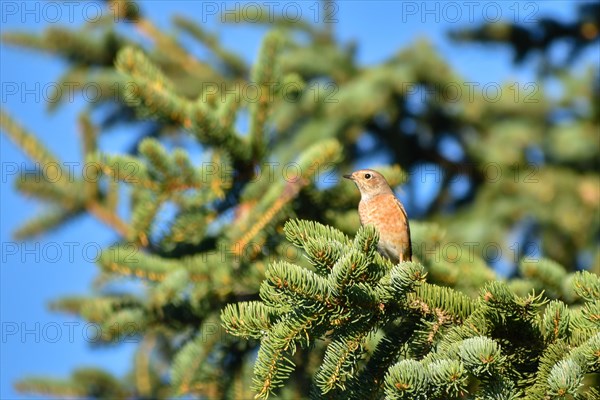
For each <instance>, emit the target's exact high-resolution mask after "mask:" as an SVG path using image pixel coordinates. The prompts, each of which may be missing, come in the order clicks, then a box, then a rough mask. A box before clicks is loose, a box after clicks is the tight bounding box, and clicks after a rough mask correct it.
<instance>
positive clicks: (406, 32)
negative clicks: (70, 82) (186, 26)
mask: <svg viewBox="0 0 600 400" xmlns="http://www.w3.org/2000/svg"><path fill="white" fill-rule="evenodd" d="M201 3H202V2H194V1H166V0H161V1H146V2H142V3H141V6H142V9H143V11H144V13H145V14H146V15H147V16H149V17H150V19H152V20H153V21H155V23H157V24H158V25H159V26H160V27H164V28H169V27H170V23H169V18H170V17H171V16H172V15H173V14H175V13H180V14H183V15H185V16H187V17H189V18H195V19H198V20H201V21H202V20H205V21H206V23H207V24H208V26H210V27H212V28H214V29H215V30H216V31H217V32H218V33H219V35H220V36H221V38H222V39H223V41H224V43H225V45H226V46H228V47H229V48H231V49H233V50H236V51H239V52H240V53H241V54H242V55H243V56H244V57H245V58H246V59H247V60H252V59H253V58H254V56H255V54H256V53H257V50H258V47H259V44H260V39H261V37H262V35H263V34H264V29H262V28H258V27H256V26H252V25H251V24H250V25H243V26H239V27H238V26H231V25H220V24H218V19H217V18H216V16H215V11H218V10H219V8H221V6H222V4H223V3H222V2H220V1H219V2H214V3H213V2H204V3H203V4H204V6H203V5H202V4H201ZM255 3H256V2H255ZM258 3H259V4H262V3H261V2H260V1H259V2H258ZM467 3H468V2H450V3H448V2H443V1H440V2H421V1H419V2H404V3H402V2H399V1H398V2H396V1H369V2H367V1H345V2H340V3H339V4H338V8H336V9H332V10H331V11H332V13H331V15H329V17H330V18H332V19H336V20H337V22H334V31H335V34H336V36H337V37H338V38H339V39H340V40H341V41H342V42H348V41H350V40H355V41H356V42H357V44H358V57H359V60H360V61H361V62H362V63H363V64H371V63H378V62H380V61H382V60H385V59H386V58H387V57H389V56H391V55H392V54H393V53H394V52H397V51H398V50H399V49H401V48H403V47H405V46H407V45H409V44H410V43H412V42H413V41H414V40H415V39H417V38H423V37H424V38H428V39H429V40H430V41H431V42H432V43H434V45H435V46H436V47H437V48H438V50H439V51H440V53H441V54H442V55H443V56H444V57H445V58H446V59H447V60H448V61H449V62H450V64H451V65H452V66H453V67H454V68H455V69H456V70H457V71H458V72H459V73H460V74H462V75H463V76H464V77H468V78H469V79H471V80H473V81H477V82H482V83H487V82H502V81H503V80H508V79H510V80H519V81H521V82H528V81H532V80H533V73H532V70H531V68H528V67H524V68H513V67H512V66H511V64H510V60H511V58H512V54H511V53H510V52H508V51H506V50H504V49H501V48H499V47H490V48H482V47H481V46H465V45H462V46H457V45H456V44H454V43H452V42H450V41H449V40H447V39H446V36H445V32H447V30H448V29H451V28H456V27H461V26H465V25H467V24H468V23H470V22H477V23H478V22H482V21H484V20H485V19H488V20H494V19H496V18H500V19H502V20H510V21H513V20H515V19H516V20H518V21H520V22H527V21H528V19H527V18H529V20H535V19H536V18H539V17H542V16H561V17H564V18H570V17H572V16H574V14H575V13H574V5H573V2H570V1H546V2H539V3H535V2H516V1H515V2H513V1H509V2H481V3H479V2H477V4H476V5H475V6H472V8H469V6H467V5H466V4H467ZM48 4H50V5H48ZM75 4H76V5H75V6H73V7H70V8H69V7H66V6H61V5H60V4H59V3H55V2H34V1H28V2H11V1H4V2H3V3H0V7H2V9H1V11H2V12H1V14H0V18H2V21H1V24H2V25H1V27H2V28H1V30H2V32H5V31H10V30H16V29H23V30H32V29H33V30H36V31H41V30H43V29H45V28H47V27H51V26H56V25H62V24H67V23H70V22H71V19H73V21H74V23H76V24H80V23H81V22H82V20H83V18H84V16H87V17H88V18H95V15H96V14H95V12H96V10H97V9H98V8H96V7H94V6H87V8H86V7H84V5H86V4H88V3H87V2H79V3H75ZM236 4H237V5H236ZM270 4H275V5H274V6H273V7H274V8H273V9H272V10H273V13H274V15H285V16H287V17H289V18H293V17H294V15H296V13H297V12H300V13H302V15H304V16H307V17H308V18H310V19H315V18H318V19H322V18H324V17H325V16H324V15H320V16H317V15H315V10H316V9H315V7H314V5H315V4H316V1H303V2H274V3H270ZM448 4H450V5H448ZM236 6H237V7H247V3H245V2H241V3H234V2H229V3H227V7H229V8H228V9H233V8H234V7H236ZM52 7H54V8H52ZM90 7H91V8H90ZM215 7H216V9H215ZM246 10H247V11H248V12H251V11H252V10H251V9H249V8H246ZM103 12H105V10H104V9H103ZM284 13H285V14H284ZM0 56H1V57H2V63H1V64H0V80H1V82H2V85H3V86H2V91H1V93H2V105H1V106H2V107H3V108H4V109H5V110H7V111H8V112H9V113H10V114H12V115H13V117H15V118H16V119H17V120H18V121H20V122H21V123H22V124H24V125H25V126H26V127H27V128H28V129H30V130H31V131H32V132H35V133H37V134H38V135H39V136H40V137H41V138H42V140H43V141H44V142H45V143H46V144H47V146H48V147H49V148H50V149H51V150H52V151H53V152H54V153H55V154H57V155H58V156H59V157H60V158H61V159H62V160H63V161H70V162H81V159H80V151H79V145H80V143H79V139H78V134H77V123H76V121H77V115H78V113H79V111H80V110H81V109H82V108H83V107H84V106H85V104H84V103H83V102H82V101H79V100H77V101H74V102H72V103H71V104H67V105H65V106H63V107H61V108H60V109H59V110H58V111H57V112H56V113H55V114H52V115H49V114H47V113H46V111H45V104H44V102H43V97H44V95H45V94H44V91H45V90H46V88H51V84H52V82H54V81H56V80H57V79H58V77H59V76H60V74H61V73H62V72H64V71H63V66H64V64H63V63H62V62H60V61H57V60H56V59H55V58H53V57H51V56H49V55H46V54H42V53H38V52H33V51H25V50H22V49H18V48H13V47H8V46H5V45H1V47H0ZM14 84H17V85H18V87H19V91H18V93H17V94H16V95H15V94H8V93H7V90H6V89H7V88H8V87H9V86H7V85H14ZM36 85H37V86H36ZM49 85H50V86H49ZM11 87H14V86H11ZM23 88H27V89H29V90H32V93H30V94H24V92H23ZM23 96H25V98H23ZM124 133H125V132H120V131H117V130H115V131H114V132H110V133H109V134H108V135H106V136H104V137H103V138H102V141H101V145H102V147H103V149H105V150H113V151H118V150H120V149H121V148H122V147H123V144H124V142H123V141H122V140H120V139H119V137H123V136H124ZM0 156H1V160H2V182H1V191H2V193H1V202H2V204H1V210H2V214H1V221H0V222H1V223H0V225H1V226H0V241H1V242H2V252H1V253H2V267H1V270H0V278H1V294H0V301H1V304H0V311H1V315H0V319H1V322H2V332H1V334H2V338H1V342H0V345H1V357H0V371H1V378H0V398H2V399H13V398H25V397H24V396H22V395H19V394H17V393H15V392H14V390H13V389H12V386H11V383H12V382H13V381H14V380H16V379H17V378H19V377H22V376H24V375H26V374H35V375H52V376H56V377H66V376H67V375H68V374H69V373H70V371H72V370H73V369H74V368H76V367H79V366H85V365H88V366H100V367H105V368H107V369H108V370H110V371H112V372H114V373H116V374H117V375H119V376H122V375H123V374H124V373H126V371H127V369H128V367H129V365H130V361H131V357H132V354H133V350H134V348H135V346H134V345H131V344H129V345H122V346H119V347H111V348H108V349H92V348H91V347H90V345H89V340H86V337H87V338H93V337H94V336H95V334H96V331H95V330H94V329H93V328H92V327H88V326H86V323H85V321H81V320H78V319H77V318H75V317H71V316H64V315H62V314H55V313H51V312H49V311H48V310H47V307H46V305H47V303H48V302H49V301H51V300H53V299H56V298H59V297H61V296H63V295H66V294H82V295H84V294H88V293H90V290H91V285H92V280H93V279H94V277H95V276H96V275H97V268H96V267H95V265H94V263H93V262H92V261H91V260H93V259H94V257H95V252H96V249H97V248H100V247H104V246H105V245H107V244H109V243H111V241H113V240H114V239H115V236H113V234H112V232H110V231H109V230H107V229H105V228H104V227H103V226H101V225H99V224H98V223H96V222H94V221H93V220H91V219H89V218H85V219H81V220H78V221H77V222H75V223H73V224H69V225H68V226H65V227H64V228H63V229H60V230H58V231H56V232H55V233H53V234H52V235H50V236H47V237H41V238H38V239H36V240H34V241H29V242H27V243H19V242H15V241H14V240H13V239H12V237H11V232H12V231H13V230H14V229H15V227H16V226H17V225H18V224H19V223H20V222H21V221H23V220H24V219H26V218H28V217H30V216H32V215H34V214H35V213H37V212H39V211H40V210H42V207H41V205H40V204H39V203H37V202H35V201H33V200H30V199H27V198H23V197H21V196H20V195H18V194H17V193H15V191H14V190H13V183H12V182H13V176H12V175H11V171H12V167H13V166H21V165H28V164H27V163H28V160H27V159H26V158H25V157H24V156H23V154H22V153H21V152H20V151H19V149H17V148H16V147H15V146H14V145H13V144H12V143H11V142H9V141H8V140H7V139H6V137H4V136H0ZM424 196H426V193H425V194H424Z"/></svg>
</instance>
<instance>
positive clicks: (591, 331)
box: [0, 1, 600, 400]
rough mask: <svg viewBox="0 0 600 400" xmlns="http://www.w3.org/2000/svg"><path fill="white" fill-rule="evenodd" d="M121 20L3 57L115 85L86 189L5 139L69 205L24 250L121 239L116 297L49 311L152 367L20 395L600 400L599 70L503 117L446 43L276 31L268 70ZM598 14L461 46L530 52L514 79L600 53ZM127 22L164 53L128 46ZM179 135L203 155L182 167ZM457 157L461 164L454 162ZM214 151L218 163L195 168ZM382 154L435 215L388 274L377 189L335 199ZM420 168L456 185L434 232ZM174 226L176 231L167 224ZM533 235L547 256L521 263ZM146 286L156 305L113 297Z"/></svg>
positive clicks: (13, 127)
mask: <svg viewBox="0 0 600 400" xmlns="http://www.w3.org/2000/svg"><path fill="white" fill-rule="evenodd" d="M150 6H151V5H148V7H150ZM106 7H107V8H108V9H110V10H111V11H112V12H114V13H116V16H117V18H106V19H103V20H100V21H94V22H93V23H89V24H87V25H86V26H84V27H82V28H81V29H73V28H56V27H53V28H50V29H48V30H46V31H45V32H43V33H41V34H32V33H29V32H6V33H4V34H3V35H2V41H3V42H4V43H5V44H8V45H15V46H22V47H26V48H33V49H37V50H40V51H46V52H49V53H51V54H53V55H55V56H57V57H61V58H62V59H64V60H65V61H66V62H67V65H68V68H67V69H66V71H65V73H64V74H63V75H62V76H61V77H60V81H59V84H60V83H61V82H62V83H64V82H69V83H70V84H72V83H73V82H77V83H79V85H76V87H79V88H82V87H85V84H86V83H89V82H93V83H94V84H96V85H99V87H101V88H102V90H101V91H100V93H101V97H100V98H99V99H98V100H97V101H96V102H93V103H90V104H88V105H87V108H86V109H84V110H82V112H81V116H80V119H79V127H80V134H81V142H82V149H83V156H84V159H85V160H86V167H85V169H83V171H82V173H81V175H80V176H79V177H78V179H76V180H73V181H71V180H66V179H64V180H60V179H59V180H54V179H50V178H49V177H48V176H46V175H45V171H46V169H45V168H43V167H44V166H46V165H50V164H54V165H62V161H61V159H60V157H59V155H55V154H52V153H51V152H50V151H49V150H48V149H47V148H46V147H45V145H44V140H43V135H45V134H46V135H49V134H50V133H51V132H38V133H36V134H34V133H31V132H29V131H28V130H27V128H26V126H25V124H24V123H23V122H20V121H16V120H14V119H13V118H12V117H11V116H10V112H9V110H2V113H1V115H0V117H1V119H0V121H1V128H2V132H3V133H4V134H5V135H6V136H7V137H9V138H10V139H11V140H12V141H13V142H15V143H16V145H17V146H19V147H20V148H21V149H22V150H23V152H24V153H25V154H27V156H28V157H29V158H30V159H31V160H32V161H33V162H35V163H36V165H38V166H39V167H40V168H39V171H38V175H37V176H33V175H32V174H30V173H28V174H22V175H21V176H19V177H18V178H17V179H16V181H15V183H16V188H17V189H18V190H19V191H20V192H22V193H23V194H24V195H28V196H32V197H34V198H37V199H39V200H40V201H41V202H43V203H45V204H47V205H48V208H47V212H46V213H44V214H41V215H35V216H33V218H32V219H31V220H29V221H26V222H25V223H24V224H23V225H22V226H21V227H19V229H18V230H17V231H16V232H15V236H16V237H18V238H19V239H22V240H27V239H29V238H32V237H34V236H35V235H39V234H51V231H52V230H53V229H54V228H56V227H59V226H61V225H63V224H64V223H66V222H67V221H71V220H74V219H77V218H80V217H82V216H83V215H91V216H93V217H94V218H96V219H97V220H98V221H99V222H101V223H103V224H106V225H107V226H109V227H111V228H112V229H113V230H114V232H115V235H116V236H115V243H114V245H112V246H110V247H108V248H106V249H104V250H103V253H102V256H101V257H100V259H99V261H98V267H99V269H100V278H99V280H98V282H99V283H100V284H99V288H97V289H95V290H94V291H91V292H90V294H89V295H88V296H81V297H65V298H61V299H58V300H56V301H55V302H54V303H53V304H52V307H53V308H54V309H56V310H57V311H62V312H68V313H74V314H76V315H78V316H80V317H81V318H83V319H85V320H87V321H90V322H94V323H97V324H99V325H100V326H101V327H102V328H103V329H102V330H101V331H102V332H103V337H102V341H103V342H104V343H106V344H111V343H118V342H119V341H120V340H122V339H123V338H124V337H125V336H132V335H133V336H135V337H137V338H139V339H140V345H139V349H138V352H137V354H136V358H135V362H134V363H133V365H132V367H131V373H130V374H129V375H127V376H125V377H116V376H113V375H111V374H110V373H108V372H105V371H102V370H100V369H94V368H81V369H77V370H75V371H73V373H72V375H71V376H70V377H65V378H64V379H62V380H56V379H51V378H46V377H24V378H23V379H22V380H21V381H19V382H17V383H16V387H17V389H18V390H20V391H23V392H34V393H41V394H46V395H50V396H55V397H65V396H75V397H86V398H110V399H114V398H140V399H141V398H173V397H177V396H192V397H194V398H207V399H216V398H225V399H247V398H252V397H253V396H257V397H258V398H267V397H269V396H271V395H275V394H277V395H279V396H281V398H285V399H287V398H308V397H311V398H331V399H340V398H348V399H371V398H372V399H378V398H389V399H452V398H460V399H540V400H541V399H551V398H560V399H571V398H573V399H598V398H600V391H598V389H597V387H598V385H599V384H600V378H599V374H600V278H599V277H598V272H600V255H599V252H598V235H599V233H600V223H599V220H598V212H599V204H600V189H599V183H600V176H599V171H598V166H599V165H598V160H599V158H598V156H599V155H600V149H599V146H598V136H597V133H598V127H599V125H600V113H599V112H598V111H599V108H598V104H599V103H598V100H599V99H598V96H599V93H600V91H599V90H598V88H599V76H598V69H597V67H598V66H597V65H595V66H590V67H589V69H588V70H587V72H586V73H584V74H579V73H577V71H575V70H573V68H572V67H571V65H570V64H569V63H564V64H558V65H554V64H552V63H549V62H547V60H546V58H542V62H540V64H539V65H540V67H539V80H538V81H536V82H535V83H532V86H531V87H529V88H525V87H520V86H514V85H515V84H514V83H511V82H507V83H505V84H503V85H502V86H501V88H502V92H503V93H504V95H503V96H501V97H500V98H499V99H498V100H494V101H490V99H489V98H488V97H486V94H485V93H482V92H481V91H475V92H474V95H473V97H471V96H466V95H462V96H458V98H457V97H456V96H454V94H453V92H451V91H449V88H450V89H451V88H453V87H462V88H467V87H468V85H467V82H468V79H467V78H464V77H461V76H459V75H458V74H457V73H456V72H454V71H453V69H452V68H451V67H450V65H449V63H448V62H446V61H445V60H444V59H443V58H442V57H441V56H440V55H439V54H438V53H437V52H436V50H435V49H434V48H433V46H431V45H430V44H429V43H427V42H425V41H418V42H416V43H414V44H413V45H411V46H409V47H408V48H404V49H400V50H399V51H398V53H396V54H393V55H390V57H389V58H388V59H387V60H386V61H385V62H382V63H380V64H378V65H373V66H369V67H365V66H362V65H359V64H358V63H357V60H356V55H355V49H354V47H353V46H350V45H347V44H345V43H340V42H339V41H338V40H337V39H336V38H335V35H334V33H333V31H332V27H331V26H329V25H327V24H321V25H315V24H312V23H310V22H309V21H300V22H296V23H290V22H289V21H286V20H279V19H276V20H275V21H266V20H265V21H259V23H264V24H265V25H269V31H268V33H266V34H265V36H264V38H263V41H262V45H261V48H260V51H259V53H258V55H257V57H256V60H255V61H254V62H253V63H252V64H251V65H248V64H247V62H246V61H245V60H244V59H243V58H241V57H240V56H239V55H237V54H235V53H233V52H231V51H230V50H228V49H227V48H225V47H224V46H223V45H222V44H221V42H220V40H219V38H218V37H217V36H215V35H214V34H213V33H212V32H208V31H206V29H205V28H204V27H203V26H202V24H201V23H199V21H194V20H192V19H189V18H187V17H183V16H178V17H175V18H174V19H173V27H174V29H175V32H174V33H173V32H170V31H169V32H167V31H163V30H161V29H159V28H158V27H157V26H156V25H154V24H153V22H152V21H150V20H149V19H147V18H146V17H145V15H144V14H143V12H142V11H141V10H142V9H141V8H140V7H139V6H138V5H134V3H131V2H126V1H124V2H119V1H110V2H108V4H107V5H106ZM329 7H331V4H330V3H329V2H327V1H326V2H324V3H323V10H328V9H329ZM598 10H599V7H598V6H597V5H590V4H586V5H583V6H581V7H580V14H579V18H578V19H577V20H576V21H567V22H563V21H554V20H549V19H545V20H543V21H541V22H540V23H539V24H538V25H535V26H533V27H523V26H519V25H517V24H512V25H511V24H506V23H495V24H487V25H484V26H481V27H478V28H476V29H468V30H459V31H456V32H453V37H455V38H456V39H457V40H460V41H484V42H499V43H504V44H508V45H510V46H512V48H514V49H515V54H516V55H515V61H517V62H520V61H521V60H523V59H524V58H525V57H527V56H528V55H529V54H531V53H533V52H535V51H541V52H542V53H545V52H547V51H548V49H549V47H550V46H551V45H552V43H554V42H556V41H561V40H565V41H567V42H568V40H569V39H573V40H571V41H570V42H568V45H570V46H572V53H571V55H572V57H571V59H573V58H576V56H577V55H578V54H579V53H580V52H581V49H583V48H587V47H589V46H596V47H597V44H598V30H599V27H600V23H599V22H598V20H597V16H598V14H599V13H598ZM590 12H591V14H590ZM264 15H267V14H266V13H265V14H264ZM589 15H595V16H596V19H593V18H589V17H588V16H589ZM230 17H231V15H230ZM233 19H234V20H235V19H236V18H233ZM240 20H242V21H243V18H241V19H240ZM124 21H127V22H128V23H130V24H131V25H132V26H133V27H135V29H137V30H138V31H139V32H141V33H142V34H143V35H145V37H146V38H148V39H149V40H150V42H151V45H150V46H144V45H142V44H141V43H140V42H138V41H136V40H135V39H134V37H133V36H128V35H126V34H124V33H123V32H122V30H120V29H119V24H122V23H124ZM549 21H550V22H553V23H550V22H549ZM182 38H185V39H186V40H193V41H196V42H197V44H200V45H201V46H203V47H204V49H206V50H207V51H208V52H210V57H207V58H206V59H204V58H199V57H197V56H195V55H194V53H193V52H192V51H191V50H189V49H188V48H187V47H186V46H185V45H184V44H183V43H184V41H183V40H182ZM550 78H552V79H554V80H555V81H556V82H559V83H560V86H561V94H560V96H559V97H558V98H556V97H553V96H551V95H550V94H549V93H548V90H547V88H546V84H547V83H548V79H550ZM515 88H518V89H520V91H519V90H515ZM242 91H243V93H245V95H240V93H241V92H242ZM251 91H252V93H255V94H256V96H254V95H251V94H249V93H250V92H251ZM423 93H428V95H427V96H425V97H423ZM507 93H510V94H511V95H506V94H507ZM57 96H60V93H57ZM415 101H416V102H418V103H419V106H418V107H415V106H414V103H415ZM65 102H66V99H60V101H57V102H54V103H52V104H50V105H49V109H50V111H54V110H55V109H56V108H57V107H61V106H65V105H64V103H65ZM243 121H247V123H242V122H243ZM116 124H124V125H126V126H128V127H129V128H130V129H131V131H132V132H135V131H138V130H140V129H143V130H144V134H143V135H142V136H143V138H142V139H141V140H140V141H139V142H138V143H136V145H135V146H134V148H132V149H123V152H121V153H110V154H109V153H107V152H106V151H104V150H103V149H102V148H101V147H100V146H99V145H98V142H99V141H98V139H99V137H100V135H102V134H103V132H105V131H107V130H108V129H110V128H111V127H113V126H114V125H116ZM173 137H176V138H187V139H188V140H189V141H188V142H187V143H190V142H191V143H193V144H191V145H190V146H189V148H184V147H177V148H172V147H170V146H169V145H168V144H167V143H168V139H169V138H173ZM365 141H366V142H369V141H371V142H373V143H375V144H374V146H371V147H370V148H369V146H365V145H364V142H365ZM449 142H451V143H453V144H454V145H456V146H457V147H459V148H460V151H459V153H460V154H459V156H458V157H448V155H447V152H446V151H445V149H444V146H445V144H447V143H449ZM198 149H200V151H201V153H202V156H201V157H200V161H198V157H194V156H192V155H191V154H192V153H191V151H192V150H194V151H197V150H198ZM382 149H384V150H382ZM374 155H379V156H381V157H383V158H384V159H386V160H389V162H388V163H387V164H386V165H380V166H372V167H373V168H375V169H378V170H379V171H380V172H382V173H383V175H384V176H386V178H387V180H388V181H389V183H390V185H391V186H392V187H394V188H397V187H399V185H401V184H406V185H405V188H406V191H407V193H408V200H409V201H408V207H409V208H410V207H411V206H412V208H413V209H414V210H415V215H416V216H418V217H419V218H418V220H417V219H415V218H414V217H413V220H411V231H412V235H413V246H414V254H415V257H414V258H415V259H414V261H413V262H405V263H400V264H398V265H393V264H392V263H391V262H390V261H389V260H387V259H385V258H383V257H382V256H380V255H379V253H377V251H376V244H377V241H378V234H377V232H376V231H375V230H374V229H373V228H372V227H370V226H366V227H360V226H359V221H358V215H357V212H356V206H357V204H358V201H359V198H358V192H357V191H356V190H355V188H354V187H353V186H352V185H351V184H348V183H347V182H345V181H343V180H340V179H339V176H340V172H342V173H345V172H349V171H350V170H352V169H353V167H354V166H356V165H357V164H359V163H363V164H364V163H365V162H368V161H370V160H372V159H373V158H374ZM423 164H433V165H435V167H436V168H437V169H436V171H438V172H439V176H440V177H441V179H440V180H441V182H440V185H439V190H437V192H436V193H435V195H434V198H433V200H432V201H431V203H430V204H428V205H427V206H426V207H425V208H424V209H421V210H420V212H418V211H419V210H418V207H415V204H414V193H415V191H414V187H415V186H418V185H419V184H422V182H421V181H420V178H419V177H417V176H415V174H414V172H415V171H418V170H419V167H420V166H422V165H423ZM490 168H494V170H493V171H491V170H490ZM490 173H494V174H495V175H494V176H493V177H490V175H489V174H490ZM460 179H462V180H464V181H465V182H466V187H467V190H465V191H463V192H462V193H461V192H460V191H457V190H456V188H455V182H456V181H457V180H460ZM123 202H126V204H127V205H128V209H129V212H128V213H127V214H124V213H123V212H122V210H120V208H119V207H118V205H119V203H123ZM164 210H171V211H172V212H170V213H169V214H170V215H171V216H169V217H168V218H166V220H165V218H164V213H162V212H161V211H164ZM519 227H521V228H523V230H524V231H525V235H524V240H523V241H521V242H531V241H535V243H539V249H538V250H539V251H538V252H535V253H531V254H530V253H529V250H528V249H526V248H522V247H518V248H514V247H512V244H511V243H510V241H509V239H508V237H509V235H510V234H511V232H513V231H514V230H515V229H516V228H519ZM475 241H476V242H475ZM486 244H494V246H495V247H497V248H498V249H499V251H500V252H501V253H502V254H505V255H506V254H511V255H513V256H514V259H512V260H511V259H509V260H508V261H514V263H515V266H516V267H515V272H514V273H513V274H512V276H510V277H508V278H505V277H502V276H499V275H498V274H497V273H496V272H495V271H494V269H493V268H492V266H493V265H492V264H493V262H494V261H497V260H494V258H495V257H493V256H490V254H488V253H487V252H485V251H482V247H485V246H486ZM539 254H541V255H542V256H543V257H541V258H540V257H539ZM454 255H455V256H454ZM528 256H531V257H528ZM127 280H136V281H138V280H139V281H143V282H144V283H145V284H146V286H145V288H146V290H145V291H144V292H143V293H128V292H123V293H121V294H115V293H114V292H110V291H108V290H105V289H104V288H103V287H102V285H106V284H107V283H109V282H111V283H117V284H118V283H119V282H123V281H127ZM115 324H117V326H127V327H128V328H130V329H118V330H115V329H110V327H111V326H115Z"/></svg>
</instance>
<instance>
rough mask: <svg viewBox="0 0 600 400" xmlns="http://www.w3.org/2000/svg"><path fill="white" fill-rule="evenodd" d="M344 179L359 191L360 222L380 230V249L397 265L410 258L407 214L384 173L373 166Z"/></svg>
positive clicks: (410, 249) (410, 248)
mask: <svg viewBox="0 0 600 400" xmlns="http://www.w3.org/2000/svg"><path fill="white" fill-rule="evenodd" d="M344 178H347V179H350V180H352V181H354V183H355V184H356V186H357V187H358V190H359V191H360V203H358V216H359V218H360V223H361V224H362V225H374V226H375V228H376V229H377V230H378V231H379V244H378V246H377V248H378V250H379V252H380V253H381V254H382V255H383V256H385V257H387V258H389V259H390V260H392V262H394V263H395V264H397V263H398V262H401V261H411V260H412V246H411V242H410V227H409V225H408V217H407V215H406V211H405V210H404V207H403V206H402V203H400V200H398V199H397V198H396V196H395V195H394V192H393V191H392V188H390V185H389V184H388V183H387V181H386V180H385V178H384V177H383V175H381V174H380V173H379V172H377V171H374V170H372V169H361V170H359V171H355V172H353V173H352V174H351V175H344Z"/></svg>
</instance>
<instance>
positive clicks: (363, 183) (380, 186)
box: [344, 169, 393, 200]
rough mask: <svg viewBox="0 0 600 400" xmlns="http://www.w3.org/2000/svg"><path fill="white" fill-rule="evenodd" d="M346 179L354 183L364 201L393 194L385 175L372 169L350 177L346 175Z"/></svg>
mask: <svg viewBox="0 0 600 400" xmlns="http://www.w3.org/2000/svg"><path fill="white" fill-rule="evenodd" d="M344 178H346V179H350V180H352V181H354V183H355V184H356V186H357V187H358V190H360V195H361V198H362V199H363V200H364V199H369V198H371V197H375V196H378V195H380V194H389V193H393V192H392V189H391V188H390V185H389V184H388V183H387V181H386V180H385V178H384V177H383V175H381V174H380V173H379V172H377V171H374V170H372V169H360V170H358V171H354V172H353V173H352V174H350V175H344Z"/></svg>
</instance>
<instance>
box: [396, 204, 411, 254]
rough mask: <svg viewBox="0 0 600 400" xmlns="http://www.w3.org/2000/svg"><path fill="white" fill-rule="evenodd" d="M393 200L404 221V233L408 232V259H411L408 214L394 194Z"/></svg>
mask: <svg viewBox="0 0 600 400" xmlns="http://www.w3.org/2000/svg"><path fill="white" fill-rule="evenodd" d="M394 200H395V202H396V205H397V206H398V208H399V209H400V212H401V213H402V216H403V217H404V221H405V222H406V233H407V234H408V261H412V241H411V238H410V224H409V223H408V215H407V214H406V210H405V209H404V206H403V205H402V203H400V200H398V199H397V198H396V196H394Z"/></svg>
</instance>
